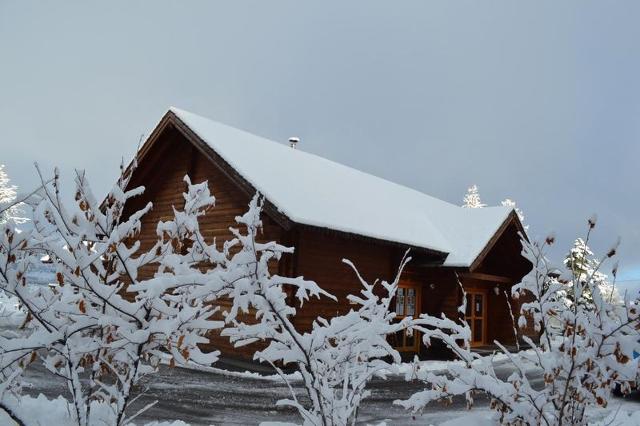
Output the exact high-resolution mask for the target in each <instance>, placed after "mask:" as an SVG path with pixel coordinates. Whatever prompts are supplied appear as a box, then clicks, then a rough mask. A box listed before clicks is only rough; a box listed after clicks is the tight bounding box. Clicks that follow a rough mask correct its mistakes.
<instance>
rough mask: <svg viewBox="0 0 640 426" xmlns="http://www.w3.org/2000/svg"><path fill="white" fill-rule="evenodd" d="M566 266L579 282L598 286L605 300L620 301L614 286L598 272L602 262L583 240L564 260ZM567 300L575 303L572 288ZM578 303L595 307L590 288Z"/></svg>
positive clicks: (576, 241)
mask: <svg viewBox="0 0 640 426" xmlns="http://www.w3.org/2000/svg"><path fill="white" fill-rule="evenodd" d="M564 264H565V266H566V267H567V269H569V270H571V271H572V272H573V274H574V275H575V277H576V278H578V280H579V282H581V283H585V282H587V281H591V282H593V283H594V284H595V285H597V286H598V288H599V289H600V292H601V293H602V296H603V297H604V298H605V299H607V300H610V301H612V302H616V301H619V300H620V298H619V296H618V294H617V292H616V290H615V288H614V286H613V285H612V284H611V283H609V280H608V277H607V275H606V274H604V273H602V272H600V271H599V270H598V267H599V264H600V261H599V260H598V259H597V258H596V257H595V256H594V254H593V252H592V251H591V249H590V248H589V246H588V245H587V243H586V242H585V241H584V240H583V239H582V238H578V239H577V240H575V242H574V243H573V247H572V248H571V250H570V251H569V253H568V254H567V256H566V257H565V259H564ZM567 298H568V299H569V300H571V301H572V302H575V298H576V297H575V292H574V289H573V287H572V286H569V288H567ZM578 303H584V304H585V305H587V306H591V305H593V295H592V294H591V291H590V290H589V287H588V286H584V287H583V290H582V295H581V296H580V298H579V300H578Z"/></svg>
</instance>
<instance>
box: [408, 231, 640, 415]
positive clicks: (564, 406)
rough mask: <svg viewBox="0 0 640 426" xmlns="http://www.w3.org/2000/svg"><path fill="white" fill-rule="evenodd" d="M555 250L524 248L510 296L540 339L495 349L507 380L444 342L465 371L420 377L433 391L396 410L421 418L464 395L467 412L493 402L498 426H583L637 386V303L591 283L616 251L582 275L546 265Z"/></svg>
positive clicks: (461, 331)
mask: <svg viewBox="0 0 640 426" xmlns="http://www.w3.org/2000/svg"><path fill="white" fill-rule="evenodd" d="M594 227H595V221H594V220H590V221H589V232H588V235H587V238H586V239H585V243H586V242H588V240H589V234H590V233H591V230H592V229H593V228H594ZM553 243H554V238H553V237H548V238H547V239H546V241H545V242H544V243H530V242H528V241H527V240H526V239H523V241H522V244H523V247H524V249H523V255H524V256H525V257H526V258H527V259H528V260H529V261H530V262H531V264H532V265H533V269H532V270H531V272H530V273H529V274H528V275H527V276H525V277H524V279H523V280H522V282H521V283H520V284H518V285H516V286H514V287H513V289H512V293H513V295H514V296H516V297H518V296H520V297H523V299H524V298H525V297H526V301H524V302H523V303H522V304H521V312H520V318H519V321H518V323H519V325H520V326H521V327H526V326H527V323H528V321H532V322H533V326H534V328H535V329H536V330H537V331H539V332H540V339H539V341H534V340H532V339H530V338H528V337H527V336H522V338H523V339H524V340H525V341H526V342H527V343H528V344H529V345H530V346H531V349H530V350H527V351H522V352H519V353H510V352H509V351H508V350H507V349H506V348H505V347H504V346H502V345H500V343H499V342H495V343H496V344H497V345H498V347H499V348H500V349H501V351H502V352H503V353H504V354H505V355H506V356H507V357H508V359H509V360H510V362H511V363H512V365H513V367H514V372H513V373H512V374H511V375H510V376H509V377H508V378H507V379H506V380H502V379H500V378H498V377H497V376H496V374H495V371H494V369H493V365H492V363H491V361H490V360H488V361H485V362H478V361H474V358H475V356H474V355H473V354H472V353H471V352H470V351H469V350H468V346H467V347H465V345H463V344H460V343H459V342H457V341H455V340H454V339H450V338H449V339H448V340H446V343H447V344H448V346H449V347H451V348H452V349H453V350H454V352H455V353H456V354H457V355H458V356H459V357H460V358H461V359H462V360H464V361H465V364H464V365H452V366H451V368H450V369H449V375H437V374H433V373H427V374H425V375H423V377H422V379H424V380H425V381H427V382H428V383H429V386H430V388H429V389H427V390H424V391H422V392H419V393H417V394H414V395H413V396H412V397H411V398H410V399H409V400H407V401H398V403H399V404H401V405H403V406H404V407H406V408H409V409H412V410H414V411H418V410H421V409H423V408H424V407H425V406H426V405H427V404H429V403H430V402H433V401H441V400H444V401H447V400H450V399H451V398H452V397H455V396H465V397H466V399H467V401H468V403H469V405H471V404H472V403H473V395H474V394H475V393H482V394H486V395H488V396H489V397H490V398H491V401H492V402H491V407H492V408H494V409H495V410H496V411H497V412H498V413H499V418H500V420H501V422H502V423H503V424H517V425H519V424H543V425H582V424H586V421H587V418H586V415H585V413H586V412H587V410H589V409H592V408H594V407H606V406H607V404H608V403H609V400H610V396H611V391H612V389H613V388H614V387H615V386H621V389H622V391H623V392H627V391H628V390H629V389H630V388H631V387H632V386H634V385H635V383H637V380H638V378H639V377H638V374H639V369H638V362H637V360H634V359H633V352H634V351H637V352H640V343H639V342H638V340H639V339H640V332H639V330H640V316H639V309H640V306H639V301H638V300H637V299H636V300H631V299H630V298H629V297H625V300H624V303H615V302H613V301H612V300H611V299H610V298H609V297H605V296H604V295H603V294H602V292H601V290H600V287H599V285H598V283H599V281H598V278H597V276H596V273H597V272H598V271H599V270H600V269H601V268H602V265H603V263H604V262H605V261H606V260H607V259H609V258H611V257H613V256H614V255H615V252H616V248H615V247H614V248H612V249H611V250H610V251H609V252H608V253H607V255H606V256H604V257H603V258H602V259H600V260H599V261H598V263H597V264H596V265H593V268H592V269H591V270H590V271H589V273H588V274H583V273H581V272H577V271H576V269H574V268H571V267H568V266H567V265H566V264H561V265H560V266H559V267H556V266H554V265H552V264H551V263H550V261H549V260H548V258H547V256H546V249H547V248H548V246H549V245H551V244H553ZM614 276H615V267H614ZM567 285H570V286H571V289H572V292H573V294H574V295H575V300H580V299H581V297H582V295H583V294H584V293H585V292H586V291H588V292H590V294H591V295H592V297H593V302H592V304H591V305H587V304H585V303H572V302H571V300H570V299H568V298H567V297H566V286H567ZM558 325H559V326H558ZM457 330H458V331H459V334H458V335H459V337H463V336H464V335H465V333H466V332H467V331H468V326H467V325H466V324H464V323H462V324H460V326H459V327H458V328H457ZM445 338H446V336H445ZM464 340H466V341H468V338H467V339H463V341H464ZM532 370H533V371H537V372H540V373H541V374H542V378H543V384H542V386H541V387H540V386H534V384H533V383H532V382H531V381H530V379H529V377H528V376H527V372H528V371H532Z"/></svg>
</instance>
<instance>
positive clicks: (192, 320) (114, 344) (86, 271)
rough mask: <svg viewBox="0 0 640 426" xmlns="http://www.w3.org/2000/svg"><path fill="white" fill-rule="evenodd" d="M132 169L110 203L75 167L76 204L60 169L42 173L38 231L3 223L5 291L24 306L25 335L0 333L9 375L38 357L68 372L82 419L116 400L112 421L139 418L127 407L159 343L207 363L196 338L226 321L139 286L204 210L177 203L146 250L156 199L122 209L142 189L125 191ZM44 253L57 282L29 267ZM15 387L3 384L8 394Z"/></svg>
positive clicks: (0, 282) (198, 305)
mask: <svg viewBox="0 0 640 426" xmlns="http://www.w3.org/2000/svg"><path fill="white" fill-rule="evenodd" d="M132 170H133V169H128V170H124V168H123V169H122V174H121V177H120V179H119V180H118V182H117V184H116V185H115V186H114V188H113V190H112V191H111V192H110V193H109V194H108V196H107V197H106V200H105V201H104V202H103V203H99V202H98V201H97V200H96V199H95V197H94V196H93V194H92V193H91V190H90V188H89V185H88V183H87V180H86V178H85V176H84V173H81V172H78V173H77V176H76V192H75V203H73V204H72V205H65V204H64V203H63V202H62V201H61V199H62V196H61V194H60V181H59V179H58V176H57V171H56V173H55V176H54V178H53V180H52V181H51V182H50V183H46V182H44V180H43V183H44V192H43V195H44V199H43V201H42V202H40V203H39V204H38V205H37V206H36V207H35V208H34V211H33V229H32V230H30V231H28V232H17V231H16V230H15V229H13V228H12V227H11V226H10V225H5V227H4V228H3V229H2V231H1V232H2V235H1V238H2V239H1V240H0V289H2V290H4V291H5V292H6V293H7V294H9V295H11V296H13V297H15V298H17V299H18V300H19V301H20V304H21V305H22V307H23V309H24V310H26V311H27V317H26V319H25V321H24V324H23V327H22V328H23V329H24V332H23V333H22V334H21V335H18V336H16V335H14V336H0V374H2V379H3V382H4V383H10V380H9V379H11V383H15V382H16V380H17V375H18V374H19V373H20V371H21V370H23V369H24V368H26V367H27V366H28V365H29V364H30V363H33V362H34V361H36V360H37V359H41V360H42V361H43V364H44V366H45V367H46V368H47V369H48V370H49V371H50V372H51V373H52V374H54V375H56V376H58V377H61V378H63V379H65V380H66V382H67V386H68V389H69V392H70V394H71V395H72V406H73V417H74V420H75V422H77V424H79V425H87V424H94V423H95V422H94V421H93V420H95V419H93V417H92V407H93V406H94V403H95V402H100V403H104V404H106V405H107V406H108V407H109V410H110V412H111V415H112V417H111V419H110V422H111V424H118V425H119V424H124V423H125V422H126V421H128V420H130V419H131V418H132V417H134V416H135V414H134V415H133V416H132V415H131V414H130V413H127V408H128V406H129V405H130V403H131V401H132V391H133V387H134V385H135V384H136V383H137V382H138V380H139V378H140V377H141V376H142V375H143V374H145V373H148V372H151V371H153V370H154V368H155V367H156V366H157V364H158V363H159V361H160V355H161V353H160V351H161V350H163V349H168V350H169V351H170V352H171V354H173V356H174V359H175V361H177V362H184V361H186V360H187V359H188V360H191V361H192V362H197V363H202V364H207V365H209V364H210V363H212V362H214V361H215V360H216V359H217V355H218V353H217V352H214V353H210V354H203V353H202V352H201V351H200V349H199V348H198V346H197V344H199V343H203V342H207V341H208V339H207V338H206V337H204V335H205V334H206V333H207V332H208V331H209V330H211V329H214V328H216V327H218V326H219V325H220V323H219V322H216V321H211V320H209V319H208V318H209V317H210V316H211V314H212V312H213V309H214V308H213V307H211V306H207V305H204V304H203V303H202V302H201V301H199V300H197V299H194V298H192V297H191V296H190V295H185V294H173V293H172V292H170V291H167V292H144V291H136V290H134V289H135V288H136V287H137V286H138V285H140V284H141V283H143V282H144V281H145V279H146V278H144V277H142V276H139V271H140V270H141V268H143V267H144V266H150V267H151V268H154V267H155V266H154V265H159V264H160V265H165V264H166V261H165V258H167V257H171V256H173V255H175V254H176V253H177V252H178V251H180V250H182V246H181V244H182V243H181V242H182V241H183V240H184V235H183V234H182V232H186V230H185V228H184V227H183V226H182V225H181V224H183V223H185V222H186V223H188V222H190V221H195V220H196V219H195V218H192V217H189V215H190V214H191V213H193V214H200V213H202V212H201V211H198V210H189V213H185V212H177V211H176V214H175V216H176V217H175V220H174V221H170V222H165V223H163V222H161V223H159V224H158V228H157V229H158V230H157V234H158V239H157V242H156V243H155V245H153V247H151V248H150V249H149V250H146V251H143V250H141V249H140V247H141V242H140V241H138V239H137V237H138V235H139V232H140V230H141V221H140V220H141V218H142V217H143V215H145V214H146V213H147V212H148V211H149V210H150V209H151V204H148V205H146V206H145V207H144V208H142V209H141V210H139V211H137V212H134V213H132V214H131V215H129V216H128V217H125V216H124V215H123V213H124V205H125V202H126V201H127V200H129V199H131V198H132V197H135V196H137V195H139V194H141V193H142V192H143V188H136V189H132V190H126V188H127V186H128V183H129V179H130V177H131V172H132ZM189 190H190V191H191V190H192V188H190V189H189ZM36 253H37V256H36ZM43 253H46V254H47V255H48V257H49V258H50V259H51V261H52V262H53V264H54V265H55V266H56V285H55V286H38V287H37V288H35V289H33V288H31V287H30V286H29V285H28V282H27V278H26V277H27V271H28V269H29V267H30V266H31V265H33V264H34V263H37V262H39V261H40V257H41V255H42V254H43ZM10 391H11V389H9V388H7V389H5V397H8V396H7V395H8V394H7V392H10ZM0 408H5V410H8V407H7V405H6V400H4V399H3V400H0ZM127 416H128V417H127ZM102 420H104V419H103V415H102V414H101V421H102Z"/></svg>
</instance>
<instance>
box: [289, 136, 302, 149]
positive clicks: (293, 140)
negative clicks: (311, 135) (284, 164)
mask: <svg viewBox="0 0 640 426" xmlns="http://www.w3.org/2000/svg"><path fill="white" fill-rule="evenodd" d="M298 142H300V138H296V137H295V136H294V137H290V138H289V146H290V147H291V148H293V149H296V145H297V144H298Z"/></svg>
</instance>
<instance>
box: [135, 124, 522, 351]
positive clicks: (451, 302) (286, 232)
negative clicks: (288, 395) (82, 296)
mask: <svg viewBox="0 0 640 426" xmlns="http://www.w3.org/2000/svg"><path fill="white" fill-rule="evenodd" d="M152 138H153V140H152V142H153V143H152V144H150V145H151V148H149V146H147V144H145V146H144V147H143V150H142V152H143V160H141V161H140V165H139V168H138V169H137V170H136V171H135V173H134V175H133V178H132V181H131V184H130V188H132V187H136V186H139V185H144V186H146V190H145V193H144V194H143V195H142V196H140V197H136V198H135V199H133V200H131V201H130V202H128V203H127V206H126V207H125V217H126V216H127V215H130V214H131V213H133V212H134V211H136V210H138V209H140V208H142V207H143V206H144V205H146V203H148V202H152V203H153V209H152V210H151V211H150V212H149V213H148V214H147V215H146V216H145V217H144V218H143V219H142V232H141V243H142V249H143V250H144V249H148V248H150V247H151V246H152V245H153V244H154V243H155V241H156V232H155V229H156V224H157V222H158V221H160V220H167V219H169V218H171V217H173V207H175V208H177V209H181V208H182V207H183V205H184V199H183V196H182V193H183V192H184V191H185V189H186V184H185V183H184V181H183V178H184V176H185V174H189V176H190V177H191V181H192V182H194V183H199V182H202V181H205V180H206V181H208V183H209V188H210V189H211V192H212V194H213V195H214V196H215V198H216V206H215V207H214V208H213V209H212V210H210V211H209V212H208V213H207V214H206V215H205V216H204V217H202V218H200V228H201V230H202V233H203V235H204V236H205V238H206V240H207V242H212V241H213V240H214V238H215V240H216V242H217V244H218V247H219V248H220V247H221V245H222V244H223V243H224V242H225V241H227V240H229V239H230V238H232V234H231V232H230V231H229V227H230V226H234V225H235V217H236V216H238V215H241V214H243V213H245V212H246V210H247V206H248V203H249V201H250V199H251V197H252V196H253V194H252V193H251V192H250V191H249V190H248V186H247V185H248V184H247V182H245V181H243V182H239V181H238V180H237V179H238V177H237V173H232V172H230V171H229V170H228V168H229V165H228V164H226V163H224V164H223V162H222V161H221V160H219V159H217V157H215V156H213V155H210V153H209V152H208V151H207V150H206V149H205V148H203V147H202V146H199V145H198V144H196V143H194V141H193V136H192V135H189V134H188V132H187V130H185V129H184V128H182V127H181V126H180V125H179V123H172V122H171V121H170V120H168V121H167V119H164V120H163V122H162V123H161V125H160V126H159V127H158V129H156V131H155V132H154V134H153V135H152ZM150 140H151V139H150ZM248 155H249V153H248ZM310 190H313V188H310ZM267 207H268V208H266V210H265V211H264V212H263V217H262V219H263V224H264V228H263V233H262V235H261V236H260V240H261V241H277V242H279V243H281V244H284V245H287V246H292V247H295V252H294V254H292V255H285V256H284V257H283V259H282V260H281V262H280V264H279V265H278V267H277V269H276V266H275V264H274V266H273V268H274V269H273V271H272V272H274V273H278V274H281V275H284V276H304V277H305V278H306V279H308V280H313V281H316V282H317V283H318V284H319V285H320V286H321V287H322V288H323V289H325V290H326V291H328V292H329V293H331V294H333V295H335V296H336V297H337V301H333V300H330V299H329V298H326V297H322V298H321V299H319V300H318V299H313V300H311V301H308V302H305V304H304V306H303V307H302V308H299V309H298V312H297V314H296V316H295V318H294V324H295V325H296V327H298V328H299V329H300V330H301V331H308V330H309V329H310V328H311V325H312V323H313V321H314V320H315V319H316V318H317V317H318V316H322V317H324V318H331V317H333V316H336V315H341V314H344V313H346V312H348V311H349V310H350V309H352V308H354V306H353V305H351V304H350V303H349V302H348V300H347V299H346V296H347V295H348V294H354V293H359V291H360V288H361V286H360V283H359V281H358V279H357V277H356V275H355V273H354V272H353V270H352V269H351V268H350V267H349V266H347V265H346V264H344V263H343V262H342V259H343V258H346V259H349V260H351V261H352V262H353V263H354V264H355V266H356V267H357V269H358V271H359V272H360V274H361V275H362V276H363V277H364V278H365V279H366V280H368V281H370V282H371V281H374V280H376V279H384V280H391V279H393V278H394V277H395V274H396V272H397V268H398V266H399V263H400V261H401V258H402V255H403V254H404V251H405V250H406V247H404V246H402V245H400V244H398V243H389V242H383V241H380V240H374V239H371V238H369V239H367V238H365V237H359V236H357V235H354V234H346V233H341V232H337V231H332V230H327V229H322V228H315V227H310V226H304V225H298V224H295V223H293V222H290V221H288V219H286V218H284V219H283V217H282V214H281V213H278V212H275V207H274V206H273V205H270V204H268V205H267ZM345 208H348V206H345ZM505 226H506V230H505V232H503V233H502V236H500V237H499V238H497V239H496V241H493V242H492V247H491V250H490V251H489V252H487V253H486V256H483V258H482V259H478V261H477V262H476V265H475V270H474V271H473V272H475V273H476V274H477V275H476V278H473V276H465V277H464V278H462V282H463V284H464V285H465V286H482V287H484V288H487V289H492V288H493V287H494V286H495V283H493V282H491V281H490V280H487V278H488V277H491V276H492V275H493V276H499V277H501V279H500V280H498V281H500V283H499V285H500V288H501V289H503V290H507V291H508V292H509V291H510V287H511V285H512V284H513V283H515V282H517V281H518V280H519V279H520V278H521V277H522V276H523V275H524V274H525V273H526V272H527V271H528V270H529V268H530V265H528V263H527V262H526V261H525V260H524V259H523V258H522V257H521V256H519V253H520V251H521V247H520V242H519V239H518V237H517V231H518V229H517V227H516V226H515V225H509V224H506V225H505ZM411 255H413V256H414V257H415V258H416V261H413V262H410V263H409V264H408V265H407V267H406V269H405V271H404V273H403V275H402V277H401V283H402V284H408V285H412V286H415V287H419V288H420V289H421V291H420V294H421V297H420V309H421V312H425V313H429V314H432V315H438V316H439V315H440V314H442V313H444V314H445V315H447V316H448V317H449V318H458V315H459V313H458V306H459V305H460V302H461V291H460V289H459V286H458V282H457V278H456V274H457V273H460V274H462V273H470V272H471V271H469V269H468V268H443V267H437V266H434V265H438V264H441V263H442V261H443V254H442V253H438V252H432V251H428V250H416V249H415V248H414V249H413V253H412V254H411ZM154 272H155V268H154V267H153V266H149V267H147V268H146V269H144V270H143V271H141V273H140V276H141V278H144V277H150V276H152V274H153V273H154ZM478 277H479V278H482V279H478ZM290 300H291V303H292V304H293V303H294V302H295V303H296V306H297V302H296V301H294V300H293V298H292V297H291V298H290ZM487 304H488V320H487V321H488V323H489V326H488V330H489V331H488V335H487V340H489V341H492V340H493V339H498V340H501V341H504V342H507V343H509V342H510V340H509V339H512V337H513V332H512V327H511V317H510V314H509V312H508V309H507V307H506V300H505V299H504V295H503V294H500V295H495V293H494V292H493V291H489V292H488V300H487ZM220 305H221V307H224V305H225V303H224V302H221V303H220ZM513 305H514V310H517V309H518V304H517V303H514V304H513ZM210 339H211V340H210V344H209V345H207V346H206V347H205V349H207V350H212V349H218V350H220V351H221V352H222V354H223V355H225V356H228V357H233V358H243V359H250V358H251V357H252V355H253V353H254V352H255V350H256V349H259V348H261V347H263V346H261V344H254V345H249V346H246V347H243V348H239V349H236V348H233V347H232V346H231V345H230V343H229V341H228V339H227V338H225V337H221V336H219V334H218V333H212V335H211V336H210ZM421 348H422V349H421V350H420V352H421V354H422V355H425V356H427V355H428V354H427V352H426V351H425V350H424V348H423V346H421ZM440 354H442V351H440Z"/></svg>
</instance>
